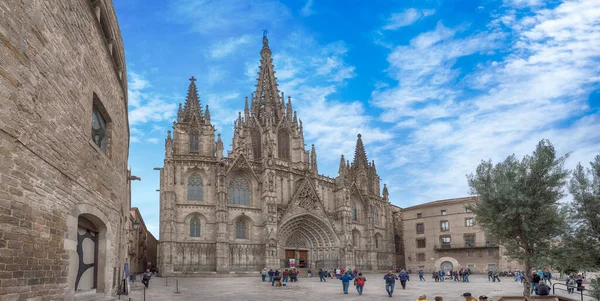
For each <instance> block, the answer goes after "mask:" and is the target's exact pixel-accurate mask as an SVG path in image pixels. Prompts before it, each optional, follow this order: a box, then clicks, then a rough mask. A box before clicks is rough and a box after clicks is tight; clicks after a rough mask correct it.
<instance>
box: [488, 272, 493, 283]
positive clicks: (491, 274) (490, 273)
mask: <svg viewBox="0 0 600 301" xmlns="http://www.w3.org/2000/svg"><path fill="white" fill-rule="evenodd" d="M493 276H494V272H492V270H489V271H488V281H492V278H493Z"/></svg>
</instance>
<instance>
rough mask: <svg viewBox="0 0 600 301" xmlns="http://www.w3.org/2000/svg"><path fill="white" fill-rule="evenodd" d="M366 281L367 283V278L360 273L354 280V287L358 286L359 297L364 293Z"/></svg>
mask: <svg viewBox="0 0 600 301" xmlns="http://www.w3.org/2000/svg"><path fill="white" fill-rule="evenodd" d="M365 281H367V278H365V276H363V274H362V273H360V272H359V273H358V276H356V278H354V285H355V286H356V291H357V292H358V294H359V295H362V293H363V287H364V286H365Z"/></svg>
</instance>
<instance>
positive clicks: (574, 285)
mask: <svg viewBox="0 0 600 301" xmlns="http://www.w3.org/2000/svg"><path fill="white" fill-rule="evenodd" d="M396 273H397V274H396ZM396 273H393V272H392V271H391V270H390V271H388V272H387V273H386V274H385V275H384V276H383V280H384V281H385V290H386V292H387V294H388V296H389V297H392V295H393V293H394V288H395V284H396V281H399V282H400V285H401V286H402V289H406V283H407V281H409V280H410V274H411V271H410V270H404V269H402V268H397V269H396ZM299 274H300V271H299V270H297V269H295V268H291V269H285V270H283V271H282V272H280V271H279V270H273V269H271V270H267V268H264V269H263V271H262V281H267V279H266V278H267V276H268V277H269V282H270V283H271V286H276V287H280V286H282V285H283V286H285V284H282V283H285V282H288V281H289V282H298V275H299ZM307 274H308V278H310V277H311V276H312V272H311V270H308V272H307ZM317 274H318V275H319V281H320V282H327V279H338V280H340V281H341V282H342V291H343V293H344V294H348V289H349V287H350V282H352V283H353V286H354V287H355V288H356V291H357V292H358V294H359V295H362V293H363V289H364V285H365V283H366V281H367V278H366V277H365V276H364V275H363V274H362V273H361V272H360V271H359V270H358V269H356V268H355V269H353V270H350V269H349V270H345V269H344V268H333V269H319V271H318V273H317ZM470 274H471V270H470V269H469V268H468V267H467V268H461V269H460V270H449V271H442V270H438V271H434V272H433V273H432V278H433V279H434V280H435V282H444V281H446V280H449V281H456V282H469V275H470ZM418 275H419V281H426V280H425V277H424V271H423V270H422V269H419V270H418ZM501 276H502V277H513V276H514V278H513V279H514V281H515V282H520V283H523V282H524V278H525V273H524V272H523V271H519V270H518V269H515V271H514V272H508V273H507V272H498V271H492V270H490V271H488V281H492V282H496V281H498V282H500V281H501V280H500V277H501ZM583 280H584V277H583V276H582V275H581V274H573V273H572V274H570V275H567V276H566V277H565V282H566V285H567V288H568V293H569V294H573V293H574V291H575V290H577V291H581V290H583V289H585V287H584V286H583ZM548 284H550V285H552V273H551V271H550V270H549V269H547V270H545V271H542V270H541V269H538V270H533V271H532V273H531V285H530V290H531V294H536V295H541V296H543V295H549V294H550V286H549V285H548ZM463 297H465V301H477V299H475V298H473V297H472V295H471V294H470V293H465V294H463ZM435 300H436V301H442V297H439V296H437V297H435ZM417 301H426V296H425V295H421V296H419V298H417ZM479 301H487V297H486V296H480V297H479Z"/></svg>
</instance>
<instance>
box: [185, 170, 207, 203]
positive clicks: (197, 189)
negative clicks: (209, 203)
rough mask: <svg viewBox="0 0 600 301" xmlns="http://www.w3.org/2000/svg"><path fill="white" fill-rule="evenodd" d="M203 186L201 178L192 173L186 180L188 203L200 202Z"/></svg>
mask: <svg viewBox="0 0 600 301" xmlns="http://www.w3.org/2000/svg"><path fill="white" fill-rule="evenodd" d="M203 191H204V186H203V185H202V177H200V175H199V174H198V173H193V174H191V175H190V176H189V178H188V201H202V194H203Z"/></svg>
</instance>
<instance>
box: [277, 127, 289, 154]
mask: <svg viewBox="0 0 600 301" xmlns="http://www.w3.org/2000/svg"><path fill="white" fill-rule="evenodd" d="M277 157H278V158H279V159H283V160H290V134H289V133H288V132H287V131H286V130H280V131H279V134H278V135H277Z"/></svg>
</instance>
